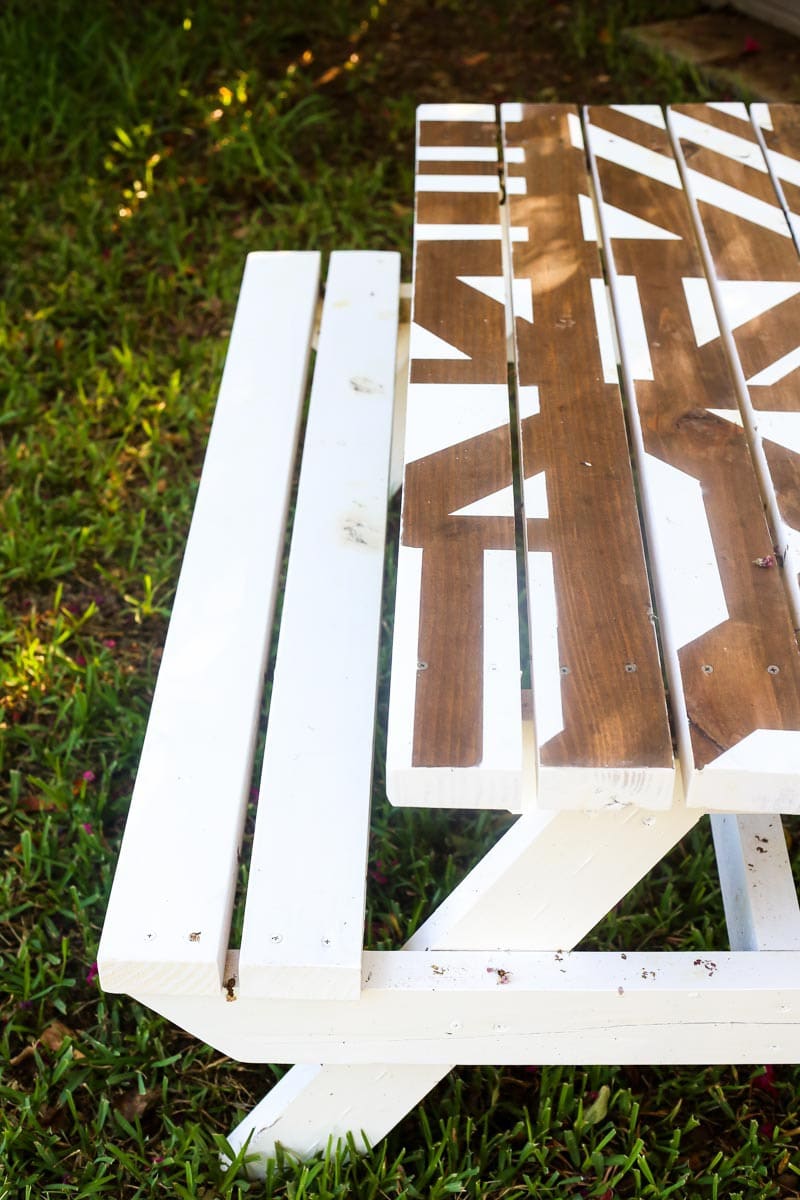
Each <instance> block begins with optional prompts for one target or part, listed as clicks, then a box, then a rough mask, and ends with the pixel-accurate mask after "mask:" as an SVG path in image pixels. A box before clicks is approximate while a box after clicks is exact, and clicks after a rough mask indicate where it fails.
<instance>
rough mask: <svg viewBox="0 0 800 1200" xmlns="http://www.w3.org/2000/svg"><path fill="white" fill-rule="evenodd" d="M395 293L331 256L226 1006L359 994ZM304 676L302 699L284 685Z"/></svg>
mask: <svg viewBox="0 0 800 1200" xmlns="http://www.w3.org/2000/svg"><path fill="white" fill-rule="evenodd" d="M399 284H400V256H399V255H398V254H388V253H365V252H363V251H350V252H343V251H334V253H333V254H332V255H331V260H330V269H329V271H328V279H327V284H326V290H325V307H324V309H323V314H322V324H321V327H320V337H319V347H318V350H317V359H316V365H315V370H314V381H313V384H312V388H311V397H310V401H309V415H308V422H307V426H306V434H305V438H304V442H303V460H302V467H301V471H300V480H299V484H298V493H297V502H296V506H295V516H294V523H293V527H292V539H291V548H290V552H289V563H288V569H287V576H286V585H285V589H284V600H283V616H282V620H281V627H280V634H279V640H278V650H277V658H276V663H275V673H274V681H273V685H272V696H271V702H270V709H269V718H268V725H267V735H266V745H265V748H264V760H263V767H262V772H261V784H260V788H259V804H258V809H257V812H256V823H255V833H254V838H253V849H252V855H251V860H250V871H249V882H248V887H247V898H246V904H245V911H244V926H243V932H242V948H241V954H240V960H239V979H240V988H241V993H242V995H246V994H252V995H262V996H263V995H272V996H276V997H279V996H281V997H309V998H325V997H337V998H339V999H347V998H350V999H356V998H357V997H358V994H359V991H360V988H361V951H362V946H363V926H364V899H365V882H366V881H365V873H364V862H365V861H366V857H367V843H368V840H369V815H370V794H371V789H372V742H373V737H374V723H375V693H376V676H377V670H378V638H379V633H380V609H381V592H382V583H383V554H384V541H385V530H386V502H387V491H388V464H389V450H390V441H391V430H392V400H393V384H394V367H395V345H396V339H397V320H398V307H399V296H398V290H399ZM312 580H316V581H317V582H318V585H319V588H316V587H313V586H311V581H312ZM320 593H322V594H324V597H325V619H324V620H322V621H321V620H320ZM311 679H313V680H314V685H313V704H309V694H308V690H307V689H306V688H304V687H298V680H311ZM310 829H313V830H314V836H313V838H309V836H308V832H309V830H310ZM299 880H302V886H300V887H298V881H299Z"/></svg>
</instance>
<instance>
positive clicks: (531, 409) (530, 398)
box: [517, 383, 540, 421]
mask: <svg viewBox="0 0 800 1200" xmlns="http://www.w3.org/2000/svg"><path fill="white" fill-rule="evenodd" d="M517 408H518V409H519V419H520V421H524V420H526V418H528V417H535V416H538V414H539V412H540V407H539V388H538V387H537V385H536V384H535V383H527V384H523V385H522V386H521V387H518V388H517Z"/></svg>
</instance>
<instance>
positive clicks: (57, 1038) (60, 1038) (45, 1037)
mask: <svg viewBox="0 0 800 1200" xmlns="http://www.w3.org/2000/svg"><path fill="white" fill-rule="evenodd" d="M67 1038H69V1040H70V1041H71V1043H72V1057H73V1058H76V1059H77V1058H85V1057H86V1055H85V1054H84V1053H83V1051H82V1050H79V1049H78V1047H77V1046H76V1044H75V1043H76V1041H77V1035H76V1033H75V1030H74V1029H70V1027H69V1025H65V1024H64V1023H63V1021H51V1022H50V1024H49V1025H46V1026H45V1027H44V1029H43V1030H42V1032H41V1033H40V1034H39V1036H38V1038H37V1039H36V1041H35V1042H32V1043H31V1044H30V1045H29V1046H26V1047H25V1048H24V1050H20V1052H19V1054H15V1055H14V1057H13V1058H10V1059H9V1060H8V1065H9V1066H10V1067H16V1066H19V1064H20V1063H21V1062H24V1061H25V1059H26V1058H31V1057H32V1055H33V1054H35V1052H36V1048H37V1046H44V1048H45V1049H46V1050H52V1051H53V1053H54V1054H57V1053H58V1051H59V1050H60V1049H61V1047H62V1046H63V1045H64V1042H65V1041H66V1040H67Z"/></svg>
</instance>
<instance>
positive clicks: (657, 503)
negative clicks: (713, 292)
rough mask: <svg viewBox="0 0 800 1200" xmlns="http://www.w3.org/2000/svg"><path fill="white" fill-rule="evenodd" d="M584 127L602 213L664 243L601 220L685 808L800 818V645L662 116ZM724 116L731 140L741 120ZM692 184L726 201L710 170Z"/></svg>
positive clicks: (615, 112) (712, 200) (609, 113)
mask: <svg viewBox="0 0 800 1200" xmlns="http://www.w3.org/2000/svg"><path fill="white" fill-rule="evenodd" d="M588 116H589V122H590V123H589V125H588V134H589V138H588V143H589V147H590V151H591V154H592V157H593V161H594V163H595V170H596V174H597V180H598V185H599V190H600V192H601V194H602V198H603V201H604V203H608V204H613V205H614V206H615V207H617V208H619V209H622V210H623V211H624V212H627V213H630V214H632V215H633V216H635V217H638V218H640V219H643V220H647V221H650V222H652V223H654V224H655V225H657V226H659V227H660V228H661V229H662V230H663V231H664V233H665V234H667V236H658V237H653V238H649V239H643V238H625V237H623V236H620V235H619V234H617V235H616V236H615V234H614V231H613V229H610V228H609V227H608V226H607V225H606V224H605V221H604V222H603V224H604V225H605V228H604V241H605V248H606V257H607V262H608V264H609V274H610V280H611V284H612V290H613V293H614V303H615V309H616V314H617V323H618V328H619V331H620V339H621V345H622V350H623V363H624V370H625V374H626V382H627V386H628V389H629V392H630V395H631V396H632V398H633V401H634V403H633V404H632V406H631V412H632V416H633V434H634V442H635V445H636V448H637V452H638V462H639V471H640V477H641V481H642V493H643V500H644V504H645V510H646V514H647V519H648V541H649V545H650V549H651V553H652V556H653V560H654V565H655V572H656V583H657V590H658V595H659V612H660V618H661V633H662V639H663V643H664V645H665V648H666V652H667V665H668V669H669V671H670V684H671V691H672V703H673V711H674V713H675V718H676V725H677V733H678V739H679V747H680V753H681V764H682V771H683V776H684V781H685V784H686V785H687V788H688V798H689V803H691V804H695V805H700V806H704V807H707V808H710V809H715V808H716V809H723V810H730V811H744V812H746V811H751V812H764V811H798V810H800V786H798V778H800V776H799V775H798V773H797V772H798V767H800V763H795V761H794V757H795V755H794V749H793V747H794V746H795V744H796V736H797V735H796V731H797V730H798V729H800V671H799V670H798V665H799V663H798V651H797V643H796V640H795V635H794V630H793V623H792V619H791V615H790V611H789V606H788V602H787V597H786V594H785V591H784V589H783V587H782V583H781V579H780V577H779V572H778V571H776V570H769V569H761V568H759V567H758V566H755V565H754V560H755V559H761V558H767V557H768V556H769V555H771V554H772V553H773V548H772V537H771V534H770V531H769V528H768V526H767V523H766V520H765V517H764V511H763V504H762V497H761V493H760V489H759V482H758V478H757V475H756V471H755V469H754V465H753V462H752V458H751V455H750V451H749V448H748V444H747V438H746V435H745V432H744V430H743V428H742V427H741V425H740V424H738V423H737V422H736V421H733V420H730V419H726V417H725V416H724V415H720V414H721V413H722V414H724V413H726V412H732V411H734V410H736V409H737V393H736V386H735V382H734V378H733V375H732V368H731V365H730V363H729V361H728V359H727V357H726V353H725V347H724V346H723V344H722V341H721V339H720V337H719V336H718V329H717V327H716V323H715V319H714V307H713V304H712V301H711V296H710V292H709V288H708V281H707V280H706V277H705V271H704V264H703V261H702V259H701V256H700V252H699V250H698V247H697V240H696V236H695V231H694V225H693V222H692V218H691V213H690V210H689V206H688V203H687V200H686V196H685V194H684V192H683V189H682V185H681V177H680V174H679V171H678V167H677V164H676V162H675V159H674V157H673V155H672V150H671V144H670V139H669V135H668V133H667V130H666V128H665V125H664V118H663V116H662V114H661V112H660V110H659V109H657V108H655V107H653V106H643V107H639V108H623V109H596V108H592V109H590V110H588ZM720 117H721V119H722V125H723V126H724V128H722V132H724V133H725V134H727V135H728V136H729V137H737V136H739V133H741V128H744V125H743V123H741V122H736V119H735V118H734V117H731V116H729V115H728V114H725V113H721V114H720ZM733 122H735V124H732V123H733ZM736 130H739V133H737V132H736ZM728 144H729V145H730V144H731V143H730V142H729V143H728ZM736 145H739V144H738V143H736ZM739 148H740V149H741V147H739ZM706 153H708V154H715V155H717V151H713V150H710V149H709V150H705V149H702V150H698V155H697V157H695V158H693V159H692V165H690V174H691V172H692V171H694V172H695V175H694V178H695V179H696V180H697V179H698V178H699V176H700V175H701V174H702V173H701V172H700V169H699V167H698V166H695V165H693V164H695V163H699V162H700V161H701V155H703V154H706ZM765 179H766V182H767V184H768V183H769V180H768V176H765ZM707 181H710V182H707ZM698 187H699V192H702V194H703V195H704V196H706V197H707V198H708V203H709V204H711V205H712V206H713V205H716V204H717V202H718V200H719V198H720V197H723V198H724V200H725V203H726V204H728V205H730V203H731V194H730V191H728V190H725V187H724V185H723V184H722V182H721V181H719V180H717V179H716V178H715V177H714V176H713V175H703V178H702V179H700V180H699V185H698ZM720 189H722V190H720ZM733 199H734V200H735V197H734V198H733ZM772 200H773V204H772V208H773V209H774V208H775V204H774V194H773V196H772ZM737 203H738V202H737ZM763 203H764V205H765V206H766V193H765V198H764V201H763ZM757 211H758V213H759V215H760V216H761V217H762V218H763V220H764V221H772V219H773V217H772V215H771V213H768V212H766V211H765V209H764V208H757ZM776 211H777V212H778V214H779V215H780V212H779V210H776ZM750 224H752V222H750ZM784 226H785V221H784ZM739 232H740V233H741V230H740V231H739ZM749 233H750V230H749V229H748V236H749ZM669 235H672V236H669ZM787 241H788V245H789V247H790V248H792V243H791V240H790V239H787V238H784V242H787ZM792 252H793V248H792ZM776 668H777V670H776Z"/></svg>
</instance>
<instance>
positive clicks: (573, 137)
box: [567, 112, 585, 150]
mask: <svg viewBox="0 0 800 1200" xmlns="http://www.w3.org/2000/svg"><path fill="white" fill-rule="evenodd" d="M567 127H568V129H569V140H570V142H571V143H572V145H573V146H574V147H575V149H576V150H584V149H585V145H584V141H583V129H582V127H581V121H580V117H579V116H578V114H577V113H573V112H569V113H567Z"/></svg>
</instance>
